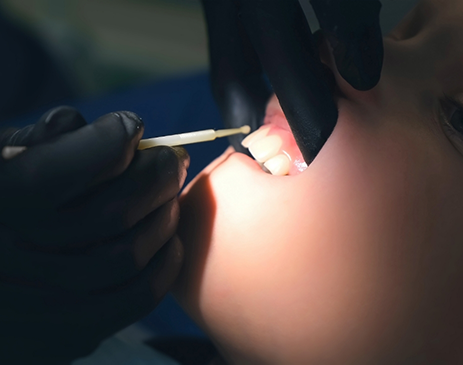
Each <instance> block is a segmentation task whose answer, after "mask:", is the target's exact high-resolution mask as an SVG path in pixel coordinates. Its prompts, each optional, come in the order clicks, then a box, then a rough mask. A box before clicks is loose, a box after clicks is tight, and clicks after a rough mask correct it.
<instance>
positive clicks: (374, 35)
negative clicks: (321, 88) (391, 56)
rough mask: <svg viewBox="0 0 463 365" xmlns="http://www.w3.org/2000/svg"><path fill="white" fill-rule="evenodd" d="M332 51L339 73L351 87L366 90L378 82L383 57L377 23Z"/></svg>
mask: <svg viewBox="0 0 463 365" xmlns="http://www.w3.org/2000/svg"><path fill="white" fill-rule="evenodd" d="M333 53H334V56H335V58H336V65H337V67H338V71H339V73H340V74H341V76H342V77H343V78H344V79H345V80H346V81H347V82H348V83H349V84H350V85H351V86H352V87H354V88H355V89H357V90H360V91H367V90H370V89H372V88H373V87H375V86H376V85H377V84H378V82H379V80H380V78H381V71H382V67H383V58H384V48H383V40H382V35H381V29H380V28H379V25H378V26H376V27H373V29H368V31H366V32H364V33H363V34H362V36H361V37H359V38H357V39H355V40H352V41H351V42H349V44H347V45H342V46H339V47H338V50H334V52H333Z"/></svg>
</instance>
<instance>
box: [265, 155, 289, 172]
mask: <svg viewBox="0 0 463 365" xmlns="http://www.w3.org/2000/svg"><path fill="white" fill-rule="evenodd" d="M264 166H265V167H266V168H267V169H268V170H269V171H270V172H271V173H272V175H278V176H284V175H288V173H289V169H290V167H291V163H290V161H289V158H288V156H286V155H285V154H279V155H276V156H274V157H272V158H271V159H269V160H267V162H265V163H264Z"/></svg>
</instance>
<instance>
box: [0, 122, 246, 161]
mask: <svg viewBox="0 0 463 365" xmlns="http://www.w3.org/2000/svg"><path fill="white" fill-rule="evenodd" d="M249 132H251V127H250V126H248V125H244V126H242V127H241V128H231V129H219V130H217V131H216V130H214V129H205V130H203V131H196V132H188V133H181V134H172V135H170V136H163V137H156V138H148V139H142V140H141V141H140V143H139V144H138V149H139V150H145V149H147V148H151V147H156V146H170V147H174V146H182V145H185V144H192V143H199V142H207V141H213V140H214V139H216V138H222V137H228V136H233V135H234V134H248V133H249ZM26 149H27V148H26V147H24V146H5V147H4V148H3V149H2V153H1V155H2V157H3V159H5V160H9V159H11V158H13V157H15V156H17V155H19V154H20V153H21V152H24V151H25V150H26Z"/></svg>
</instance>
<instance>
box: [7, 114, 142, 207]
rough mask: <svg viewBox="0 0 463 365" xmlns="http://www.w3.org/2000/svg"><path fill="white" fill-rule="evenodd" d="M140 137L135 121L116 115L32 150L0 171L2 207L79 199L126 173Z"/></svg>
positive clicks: (61, 202)
mask: <svg viewBox="0 0 463 365" xmlns="http://www.w3.org/2000/svg"><path fill="white" fill-rule="evenodd" d="M142 133H143V123H142V121H141V120H140V119H139V118H138V116H136V115H135V114H133V113H130V112H119V113H111V114H107V115H105V116H103V117H101V118H99V119H98V120H97V121H96V122H95V123H93V124H89V125H86V126H84V127H82V128H79V129H77V130H75V131H73V132H71V133H67V134H65V135H62V136H61V137H60V138H57V139H55V140H53V141H51V142H50V143H44V144H40V145H36V146H32V147H31V148H28V149H27V150H26V151H25V152H23V153H21V154H20V155H18V156H16V157H15V158H14V159H12V160H10V161H6V162H5V163H4V164H3V165H2V166H0V168H1V174H0V187H1V188H2V189H1V191H2V192H3V193H6V194H5V197H3V196H2V203H4V204H6V205H5V206H8V205H9V204H8V203H11V205H12V208H15V207H16V209H24V208H25V207H30V206H37V205H33V204H32V203H38V204H39V205H40V206H41V207H42V208H46V207H47V206H52V207H56V206H57V205H60V204H63V203H64V202H66V201H68V200H70V199H72V198H74V197H76V196H78V195H80V194H83V193H84V192H85V191H86V190H87V189H89V188H90V187H91V186H94V185H96V184H98V183H100V182H103V181H106V180H109V179H111V178H114V177H116V176H118V175H120V174H121V173H122V172H123V171H124V170H125V169H126V168H127V166H128V165H129V163H130V161H131V160H132V158H133V156H134V153H135V150H136V147H137V145H138V142H139V140H140V138H141V135H142ZM21 202H23V203H24V206H22V204H21Z"/></svg>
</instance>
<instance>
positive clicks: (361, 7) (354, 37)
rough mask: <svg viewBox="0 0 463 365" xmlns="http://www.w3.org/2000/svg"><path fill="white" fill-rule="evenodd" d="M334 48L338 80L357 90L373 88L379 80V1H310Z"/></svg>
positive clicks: (380, 62)
mask: <svg viewBox="0 0 463 365" xmlns="http://www.w3.org/2000/svg"><path fill="white" fill-rule="evenodd" d="M310 3H311V4H312V8H313V9H314V11H315V14H316V15H317V19H318V21H319V23H320V27H321V29H323V31H324V33H325V35H326V37H327V38H328V41H329V42H330V44H331V47H332V48H333V56H334V58H335V61H336V66H337V68H338V71H339V73H340V74H341V76H342V77H343V78H344V79H345V80H346V81H347V82H348V83H349V84H350V85H352V86H353V87H354V88H355V89H357V90H369V89H371V88H373V87H374V86H375V85H376V84H377V83H378V82H379V79H380V77H381V69H382V66H383V57H384V50H383V39H382V34H381V27H380V23H379V13H380V11H381V2H380V1H379V0H347V1H346V0H332V1H326V0H311V1H310Z"/></svg>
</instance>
